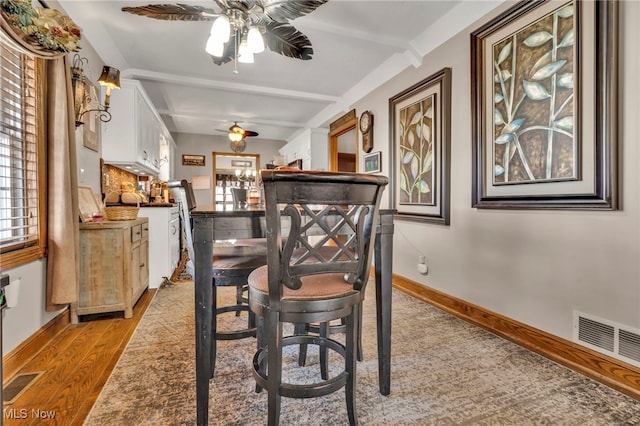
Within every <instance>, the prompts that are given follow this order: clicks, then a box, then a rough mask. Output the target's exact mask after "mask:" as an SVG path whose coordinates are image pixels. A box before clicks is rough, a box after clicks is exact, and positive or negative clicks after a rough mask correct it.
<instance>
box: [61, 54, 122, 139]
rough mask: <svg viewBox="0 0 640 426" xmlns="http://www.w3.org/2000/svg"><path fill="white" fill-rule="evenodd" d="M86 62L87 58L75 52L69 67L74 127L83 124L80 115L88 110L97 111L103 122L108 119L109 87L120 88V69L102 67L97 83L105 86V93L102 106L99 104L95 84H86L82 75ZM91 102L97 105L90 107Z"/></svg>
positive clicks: (109, 117)
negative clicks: (71, 64)
mask: <svg viewBox="0 0 640 426" xmlns="http://www.w3.org/2000/svg"><path fill="white" fill-rule="evenodd" d="M87 62H88V61H87V58H81V57H80V55H78V54H76V55H74V57H73V66H72V67H71V85H72V90H73V105H74V112H75V120H76V127H78V126H80V125H81V124H83V122H82V116H83V115H84V114H85V113H87V112H90V111H96V112H99V113H100V121H102V122H105V123H106V122H107V121H110V120H111V113H110V112H109V102H110V99H111V89H119V88H120V70H118V69H117V68H114V67H109V66H104V67H102V74H101V75H100V78H99V79H98V83H99V84H100V85H101V86H105V87H106V94H105V97H104V106H101V105H100V104H99V102H100V99H99V95H98V94H97V93H95V92H96V90H95V86H93V85H90V84H88V83H87V81H86V77H85V76H84V72H83V69H82V66H83V65H84V64H86V63H87ZM92 102H98V106H97V107H96V108H91V103H92Z"/></svg>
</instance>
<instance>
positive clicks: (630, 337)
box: [618, 329, 640, 363]
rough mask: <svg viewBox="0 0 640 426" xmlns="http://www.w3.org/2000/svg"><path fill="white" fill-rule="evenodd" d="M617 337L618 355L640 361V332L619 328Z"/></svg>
mask: <svg viewBox="0 0 640 426" xmlns="http://www.w3.org/2000/svg"><path fill="white" fill-rule="evenodd" d="M619 339H620V340H619V341H620V347H619V349H618V352H619V353H620V355H622V356H626V357H627V358H631V359H633V360H635V361H637V362H639V363H640V334H638V333H632V332H630V331H627V330H623V329H620V331H619Z"/></svg>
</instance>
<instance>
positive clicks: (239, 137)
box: [216, 121, 258, 152]
mask: <svg viewBox="0 0 640 426" xmlns="http://www.w3.org/2000/svg"><path fill="white" fill-rule="evenodd" d="M216 130H218V131H219V132H225V133H226V134H227V136H228V137H229V140H230V141H231V142H230V144H229V146H230V147H231V150H232V151H233V152H242V151H244V150H245V148H246V147H247V144H246V142H245V140H244V139H245V138H247V137H252V136H258V132H254V131H253V130H245V129H243V128H242V127H240V126H238V122H237V121H236V122H234V123H233V125H232V126H231V127H229V130H219V129H216Z"/></svg>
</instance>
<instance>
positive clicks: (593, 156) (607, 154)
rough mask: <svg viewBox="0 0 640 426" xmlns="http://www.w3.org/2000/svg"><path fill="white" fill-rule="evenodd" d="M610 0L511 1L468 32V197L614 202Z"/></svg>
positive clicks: (509, 203) (569, 204) (613, 8)
mask: <svg viewBox="0 0 640 426" xmlns="http://www.w3.org/2000/svg"><path fill="white" fill-rule="evenodd" d="M617 9H618V8H617V2H616V1H606V2H605V1H602V2H600V1H589V2H587V1H566V0H565V1H536V2H521V3H518V4H517V5H515V6H514V7H513V8H511V9H509V10H507V11H506V12H505V13H503V14H502V15H500V16H498V17H497V18H496V19H494V20H492V21H491V22H489V23H487V24H486V25H484V26H483V27H482V28H479V29H478V30H476V31H474V32H473V33H472V34H471V64H472V70H471V91H472V136H473V167H474V170H473V190H472V204H473V206H474V207H477V208H535V209H556V208H557V209H565V208H566V209H616V208H617V196H616V187H617V179H616V175H617V161H616V160H617V149H616V146H617V140H616V139H617V124H616V122H617V110H616V105H617V93H616V90H617V58H616V53H617V40H616V38H617V36H616V34H617V31H618V29H617V27H618V26H617V21H618V16H617Z"/></svg>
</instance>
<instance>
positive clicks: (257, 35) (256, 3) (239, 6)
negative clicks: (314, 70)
mask: <svg viewBox="0 0 640 426" xmlns="http://www.w3.org/2000/svg"><path fill="white" fill-rule="evenodd" d="M327 1H328V0H214V2H215V4H216V6H217V8H207V7H203V6H191V5H187V4H181V3H178V4H150V5H147V6H138V7H123V8H122V11H123V12H128V13H132V14H135V15H140V16H147V17H149V18H154V19H161V20H167V21H214V24H213V26H212V29H211V37H210V39H209V41H208V42H207V48H206V50H207V52H208V53H209V54H211V55H212V58H213V62H214V63H215V64H217V65H222V64H225V63H227V62H229V61H231V60H236V59H237V60H238V61H240V62H253V53H259V52H261V51H262V50H264V45H265V44H266V46H267V47H268V48H269V50H271V51H272V52H275V53H279V54H280V55H284V56H288V57H291V58H296V59H302V60H309V59H311V56H312V55H313V48H312V47H311V41H310V40H309V38H308V37H307V36H306V35H304V34H303V33H301V32H300V31H298V30H297V29H296V28H295V27H293V25H291V24H290V23H289V21H290V20H293V19H295V18H298V17H300V16H304V15H306V14H308V13H310V12H313V11H314V10H315V9H316V8H318V7H319V6H321V5H323V4H324V3H326V2H327ZM221 28H222V29H221ZM221 31H222V32H221ZM225 31H226V34H225V33H224V32H225ZM214 33H215V34H216V36H215V37H214ZM220 34H222V35H221V36H220ZM220 37H222V38H220ZM214 39H215V40H214ZM221 41H222V42H221ZM243 48H244V53H245V54H244V55H243ZM247 49H248V50H247ZM260 49H262V50H260ZM236 53H238V54H236ZM249 55H250V57H249ZM243 59H244V60H243ZM249 59H250V60H249ZM236 71H237V70H236ZM234 72H235V71H234Z"/></svg>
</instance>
